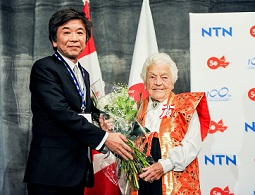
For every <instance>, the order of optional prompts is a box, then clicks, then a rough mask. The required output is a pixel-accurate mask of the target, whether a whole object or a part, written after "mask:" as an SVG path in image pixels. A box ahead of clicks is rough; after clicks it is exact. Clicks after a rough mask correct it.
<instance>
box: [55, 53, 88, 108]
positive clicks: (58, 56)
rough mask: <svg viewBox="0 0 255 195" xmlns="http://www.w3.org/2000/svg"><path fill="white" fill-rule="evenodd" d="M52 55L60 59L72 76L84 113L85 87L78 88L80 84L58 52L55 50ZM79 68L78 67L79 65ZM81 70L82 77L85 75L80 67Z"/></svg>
mask: <svg viewBox="0 0 255 195" xmlns="http://www.w3.org/2000/svg"><path fill="white" fill-rule="evenodd" d="M54 55H55V56H56V57H57V59H58V60H60V61H61V62H63V63H64V65H65V67H66V69H67V70H68V72H69V74H70V75H71V77H72V79H73V82H74V84H75V86H76V89H77V91H78V93H79V94H80V97H81V100H82V101H81V110H82V112H83V113H84V110H85V108H86V106H85V87H83V90H81V88H80V86H79V84H78V82H77V79H76V78H75V76H74V74H73V72H72V71H71V69H70V67H69V65H68V64H67V63H66V61H65V60H64V59H63V58H62V57H61V56H60V55H59V53H58V52H55V54H54ZM79 68H80V67H79ZM81 72H82V77H83V78H84V77H85V72H84V70H83V69H82V68H81ZM84 84H85V83H84Z"/></svg>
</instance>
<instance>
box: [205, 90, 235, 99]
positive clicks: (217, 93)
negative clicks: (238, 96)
mask: <svg viewBox="0 0 255 195" xmlns="http://www.w3.org/2000/svg"><path fill="white" fill-rule="evenodd" d="M206 96H207V100H208V101H229V100H230V97H231V95H230V94H229V89H228V88H227V87H222V88H221V89H212V90H211V91H207V94H206Z"/></svg>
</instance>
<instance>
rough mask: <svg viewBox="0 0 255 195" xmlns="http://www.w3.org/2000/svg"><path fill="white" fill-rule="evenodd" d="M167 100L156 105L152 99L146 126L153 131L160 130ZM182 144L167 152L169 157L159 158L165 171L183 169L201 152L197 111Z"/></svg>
mask: <svg viewBox="0 0 255 195" xmlns="http://www.w3.org/2000/svg"><path fill="white" fill-rule="evenodd" d="M166 103H167V100H165V101H164V102H160V103H158V105H157V106H155V105H154V107H153V102H152V100H151V99H150V100H149V104H148V108H147V111H146V113H147V116H146V119H145V127H146V128H148V129H149V130H150V131H151V132H159V127H160V123H161V119H160V118H159V116H160V115H161V113H162V106H163V104H166ZM181 143H182V145H181V146H176V147H173V148H171V149H170V150H169V151H168V153H167V158H165V159H159V163H161V165H162V166H163V169H164V173H167V172H169V171H171V170H172V169H173V170H174V171H183V170H184V169H185V168H186V167H187V166H188V165H189V164H190V163H191V162H192V161H193V160H194V159H195V158H196V157H197V156H198V154H199V151H200V149H201V145H202V138H201V133H200V123H199V118H198V115H197V111H195V112H194V114H193V116H192V118H191V121H190V123H189V128H188V131H187V133H186V135H185V136H184V139H183V140H182V142H181Z"/></svg>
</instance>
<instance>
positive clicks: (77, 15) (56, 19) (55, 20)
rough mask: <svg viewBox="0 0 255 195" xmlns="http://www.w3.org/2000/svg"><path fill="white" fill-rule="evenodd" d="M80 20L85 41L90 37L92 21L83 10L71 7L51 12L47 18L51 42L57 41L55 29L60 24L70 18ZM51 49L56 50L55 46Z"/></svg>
mask: <svg viewBox="0 0 255 195" xmlns="http://www.w3.org/2000/svg"><path fill="white" fill-rule="evenodd" d="M76 19H78V20H81V21H82V22H83V24H84V26H85V30H86V42H88V40H89V38H90V37H91V27H92V22H90V21H89V20H88V18H87V17H86V14H85V13H84V12H79V11H77V10H75V9H73V8H68V9H63V10H60V11H57V12H56V13H55V14H53V15H52V16H51V18H50V20H49V39H50V41H51V43H52V42H53V41H54V42H56V41H57V30H58V28H59V26H62V25H63V24H65V23H66V22H68V21H70V20H76ZM53 49H54V50H55V51H56V50H57V48H54V47H53Z"/></svg>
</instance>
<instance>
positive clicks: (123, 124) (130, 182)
mask: <svg viewBox="0 0 255 195" xmlns="http://www.w3.org/2000/svg"><path fill="white" fill-rule="evenodd" d="M94 100H95V98H94ZM95 104H96V106H97V108H98V109H99V110H100V111H102V112H103V113H104V114H105V116H106V117H107V118H111V119H112V120H113V132H120V133H121V134H123V135H125V136H126V138H127V139H128V142H127V145H128V146H129V147H131V148H132V150H133V151H134V153H133V160H125V159H123V158H121V157H119V156H116V164H117V170H116V171H115V170H111V171H107V174H108V176H107V177H108V178H113V175H110V176H109V174H115V176H116V177H117V180H120V178H122V179H124V181H125V184H126V185H125V187H124V190H123V191H124V192H123V194H126V193H127V191H128V190H129V188H133V189H135V190H138V189H139V183H138V178H137V174H140V173H142V168H144V167H147V166H150V164H149V162H148V160H149V159H148V158H147V157H146V155H145V154H144V152H143V151H141V149H139V148H137V147H136V146H135V143H134V142H135V140H136V139H138V138H141V137H142V136H145V135H146V134H147V133H148V130H147V129H146V128H145V127H142V126H141V125H140V124H139V123H138V122H137V121H136V116H137V105H136V102H135V101H134V100H133V99H132V98H131V97H130V96H129V94H128V87H127V85H125V84H114V85H113V88H112V92H111V93H109V94H108V95H106V96H104V97H102V98H99V99H97V100H96V101H95ZM108 156H110V155H108ZM108 156H107V157H108ZM101 163H102V164H103V163H104V162H101ZM114 183H115V184H116V183H118V182H114ZM119 186H120V185H119ZM120 188H121V186H120Z"/></svg>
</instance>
